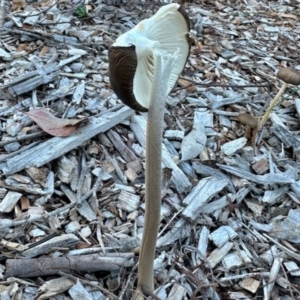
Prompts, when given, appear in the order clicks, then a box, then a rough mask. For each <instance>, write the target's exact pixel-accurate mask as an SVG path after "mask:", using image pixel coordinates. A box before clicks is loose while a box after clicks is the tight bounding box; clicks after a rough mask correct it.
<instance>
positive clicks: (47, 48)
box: [39, 46, 49, 57]
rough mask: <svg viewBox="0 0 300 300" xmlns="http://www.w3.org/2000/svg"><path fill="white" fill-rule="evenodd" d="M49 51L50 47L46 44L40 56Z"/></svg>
mask: <svg viewBox="0 0 300 300" xmlns="http://www.w3.org/2000/svg"><path fill="white" fill-rule="evenodd" d="M48 51H49V47H48V46H44V47H43V48H42V50H41V51H40V53H39V56H40V57H43V56H45V54H46V53H47V52H48Z"/></svg>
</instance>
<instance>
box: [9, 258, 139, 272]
mask: <svg viewBox="0 0 300 300" xmlns="http://www.w3.org/2000/svg"><path fill="white" fill-rule="evenodd" d="M133 257H134V253H131V254H130V255H128V256H127V257H122V255H118V254H113V255H109V254H108V255H106V254H100V253H97V254H90V255H80V256H68V257H40V258H33V259H27V258H25V259H8V260H7V261H6V272H5V278H8V277H13V276H17V277H19V278H25V277H36V276H45V275H54V274H58V272H59V271H61V272H65V273H71V272H76V273H77V272H82V273H85V272H96V271H111V272H119V271H120V269H121V268H123V267H133V265H134V261H133Z"/></svg>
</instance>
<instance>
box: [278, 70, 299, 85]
mask: <svg viewBox="0 0 300 300" xmlns="http://www.w3.org/2000/svg"><path fill="white" fill-rule="evenodd" d="M277 78H279V79H281V80H282V81H284V82H285V83H289V84H293V85H300V73H299V72H298V71H296V70H295V69H292V68H281V69H280V70H279V71H278V73H277Z"/></svg>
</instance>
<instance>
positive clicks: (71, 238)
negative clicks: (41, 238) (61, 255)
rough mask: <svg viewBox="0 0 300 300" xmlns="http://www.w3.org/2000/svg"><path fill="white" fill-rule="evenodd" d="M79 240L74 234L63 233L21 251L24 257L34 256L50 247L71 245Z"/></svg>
mask: <svg viewBox="0 0 300 300" xmlns="http://www.w3.org/2000/svg"><path fill="white" fill-rule="evenodd" d="M78 242H79V239H78V237H77V236H76V235H74V234H71V233H70V234H63V235H60V236H57V237H54V238H52V239H50V240H47V241H45V242H43V243H41V244H39V245H37V246H35V247H32V248H30V249H28V250H25V251H23V252H22V255H23V256H24V257H35V256H38V255H41V254H44V253H46V252H48V251H49V250H50V249H52V248H57V247H66V248H68V247H71V246H73V245H75V244H77V243H78Z"/></svg>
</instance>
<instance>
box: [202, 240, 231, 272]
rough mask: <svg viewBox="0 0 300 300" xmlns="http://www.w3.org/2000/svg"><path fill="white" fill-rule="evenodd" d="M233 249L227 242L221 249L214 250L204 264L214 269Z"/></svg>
mask: <svg viewBox="0 0 300 300" xmlns="http://www.w3.org/2000/svg"><path fill="white" fill-rule="evenodd" d="M232 247H233V243H231V242H227V243H226V244H225V245H223V246H222V247H221V248H216V249H215V250H214V251H213V252H212V253H211V254H210V255H209V257H208V258H207V260H206V264H207V265H208V267H209V268H214V267H215V266H216V265H217V264H218V263H219V262H221V260H222V259H223V258H224V257H225V256H226V254H227V253H228V252H229V251H230V250H231V248H232Z"/></svg>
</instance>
